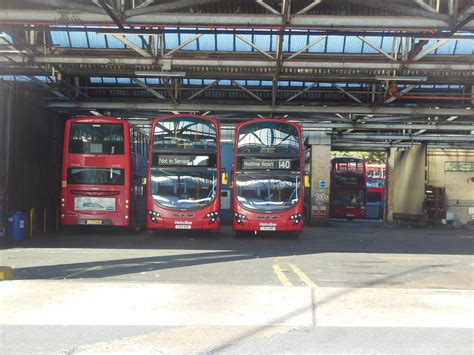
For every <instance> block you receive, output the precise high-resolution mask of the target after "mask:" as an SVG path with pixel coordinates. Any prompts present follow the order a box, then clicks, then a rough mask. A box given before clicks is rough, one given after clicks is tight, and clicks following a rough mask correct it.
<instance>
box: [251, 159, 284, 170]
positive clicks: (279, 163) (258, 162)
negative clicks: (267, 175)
mask: <svg viewBox="0 0 474 355" xmlns="http://www.w3.org/2000/svg"><path fill="white" fill-rule="evenodd" d="M291 165H292V164H291V160H290V159H244V160H243V162H242V168H243V169H288V170H289V169H291Z"/></svg>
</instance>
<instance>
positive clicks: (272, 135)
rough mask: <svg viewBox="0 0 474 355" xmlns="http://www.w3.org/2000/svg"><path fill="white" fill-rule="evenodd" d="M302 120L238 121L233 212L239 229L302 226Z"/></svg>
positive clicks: (280, 229) (291, 229)
mask: <svg viewBox="0 0 474 355" xmlns="http://www.w3.org/2000/svg"><path fill="white" fill-rule="evenodd" d="M302 151H303V150H302V142H301V128H300V126H299V125H297V124H294V123H290V122H284V121H281V120H275V119H261V120H252V121H248V122H244V123H241V124H239V125H237V133H236V136H235V145H234V169H235V172H234V204H233V208H234V218H233V224H232V226H233V229H234V231H236V233H237V234H244V233H255V234H256V233H258V232H294V234H296V235H298V234H299V233H301V232H302V231H303V193H304V190H303V189H304V187H303V183H302V181H303V161H302V157H303V156H302Z"/></svg>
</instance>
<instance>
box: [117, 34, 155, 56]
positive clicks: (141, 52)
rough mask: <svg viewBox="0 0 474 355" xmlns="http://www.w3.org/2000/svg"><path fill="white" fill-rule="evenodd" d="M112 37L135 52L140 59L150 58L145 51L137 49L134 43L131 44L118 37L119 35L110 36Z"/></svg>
mask: <svg viewBox="0 0 474 355" xmlns="http://www.w3.org/2000/svg"><path fill="white" fill-rule="evenodd" d="M112 36H113V37H115V38H116V39H117V40H119V41H120V42H122V43H123V44H125V45H126V46H127V47H129V48H130V49H133V50H134V51H135V52H137V53H138V54H140V55H141V56H142V57H145V58H151V54H150V53H148V52H147V51H146V50H144V49H142V48H140V47H138V46H137V45H136V44H135V43H133V42H132V41H130V40H128V39H127V38H125V36H124V35H119V34H112Z"/></svg>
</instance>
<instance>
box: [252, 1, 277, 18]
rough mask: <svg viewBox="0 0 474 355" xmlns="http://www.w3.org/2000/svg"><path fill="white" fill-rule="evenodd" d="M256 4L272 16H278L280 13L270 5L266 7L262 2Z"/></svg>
mask: <svg viewBox="0 0 474 355" xmlns="http://www.w3.org/2000/svg"><path fill="white" fill-rule="evenodd" d="M256 2H257V4H259V5H260V6H261V7H263V8H265V9H267V10H268V11H270V12H271V13H272V14H274V15H280V13H279V12H278V11H277V10H276V9H274V8H273V7H271V6H270V5H268V4H267V3H266V2H265V1H264V0H256Z"/></svg>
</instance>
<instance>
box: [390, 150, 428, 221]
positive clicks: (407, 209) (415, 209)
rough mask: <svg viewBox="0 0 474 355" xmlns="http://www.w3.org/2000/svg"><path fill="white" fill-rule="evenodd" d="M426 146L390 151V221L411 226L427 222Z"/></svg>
mask: <svg viewBox="0 0 474 355" xmlns="http://www.w3.org/2000/svg"><path fill="white" fill-rule="evenodd" d="M425 167H426V146H425V145H418V146H414V147H412V148H408V149H394V148H392V149H390V152H389V156H388V160H387V183H386V186H387V208H386V220H387V221H388V222H395V223H400V224H405V225H411V226H422V225H424V222H425V210H424V204H425V187H426V186H425V185H426V169H425Z"/></svg>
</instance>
